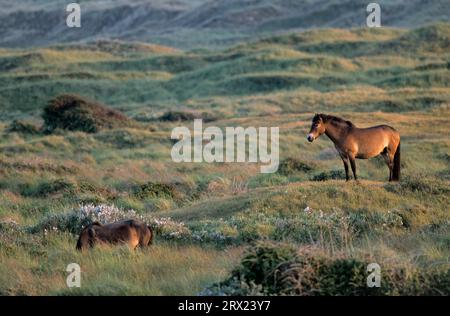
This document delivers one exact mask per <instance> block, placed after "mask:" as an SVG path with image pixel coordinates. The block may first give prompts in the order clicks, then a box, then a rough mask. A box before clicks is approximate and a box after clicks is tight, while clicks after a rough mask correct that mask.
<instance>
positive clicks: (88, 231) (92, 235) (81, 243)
mask: <svg viewBox="0 0 450 316" xmlns="http://www.w3.org/2000/svg"><path fill="white" fill-rule="evenodd" d="M101 226H102V225H101V224H100V223H98V222H94V223H92V224H90V225H88V226H87V227H86V228H84V229H83V231H82V232H81V234H80V237H79V238H78V241H77V250H83V249H86V248H88V247H93V246H94V244H95V241H96V232H95V228H96V227H101Z"/></svg>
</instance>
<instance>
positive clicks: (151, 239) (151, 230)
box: [147, 225, 153, 246]
mask: <svg viewBox="0 0 450 316" xmlns="http://www.w3.org/2000/svg"><path fill="white" fill-rule="evenodd" d="M147 228H148V230H149V231H150V239H149V240H148V246H150V245H151V244H153V229H152V228H151V227H150V226H148V225H147Z"/></svg>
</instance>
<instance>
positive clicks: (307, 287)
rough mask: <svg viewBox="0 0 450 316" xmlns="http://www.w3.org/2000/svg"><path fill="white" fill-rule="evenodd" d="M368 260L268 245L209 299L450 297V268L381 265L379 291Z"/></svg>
mask: <svg viewBox="0 0 450 316" xmlns="http://www.w3.org/2000/svg"><path fill="white" fill-rule="evenodd" d="M369 263H370V262H369V261H366V260H358V259H355V258H345V257H339V256H336V257H330V256H327V255H325V254H324V253H322V252H320V251H313V249H302V250H299V251H296V250H294V249H293V248H292V247H291V246H289V245H284V244H272V243H265V244H259V245H257V246H256V247H251V248H250V249H249V250H248V251H247V253H246V255H245V256H244V258H243V259H242V260H241V263H240V265H239V266H238V267H237V268H236V269H234V270H233V271H232V273H231V275H230V277H229V278H228V279H226V280H225V281H223V282H221V283H218V284H214V285H213V286H212V287H210V288H208V289H206V290H205V291H204V293H207V294H209V295H254V294H255V292H257V293H258V294H265V295H305V296H324V295H326V296H329V295H332V296H341V295H345V296H368V295H448V293H450V278H449V276H450V270H449V269H448V268H447V269H445V268H444V269H424V270H420V271H418V270H416V269H412V270H409V271H407V270H406V269H405V268H404V267H399V266H395V265H393V264H389V265H386V264H380V266H381V283H380V287H368V286H367V277H368V276H369V272H368V271H367V267H368V265H369Z"/></svg>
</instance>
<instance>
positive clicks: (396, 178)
mask: <svg viewBox="0 0 450 316" xmlns="http://www.w3.org/2000/svg"><path fill="white" fill-rule="evenodd" d="M392 180H394V181H399V180H400V142H399V143H398V146H397V150H396V151H395V155H394V170H393V174H392Z"/></svg>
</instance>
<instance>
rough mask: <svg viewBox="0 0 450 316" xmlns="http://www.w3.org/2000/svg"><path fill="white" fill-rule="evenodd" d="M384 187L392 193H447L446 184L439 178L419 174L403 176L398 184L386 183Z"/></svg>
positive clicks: (448, 191)
mask: <svg viewBox="0 0 450 316" xmlns="http://www.w3.org/2000/svg"><path fill="white" fill-rule="evenodd" d="M385 189H386V190H388V191H390V192H394V193H400V194H402V193H422V194H449V193H450V188H449V186H448V184H447V183H446V182H445V181H443V180H440V179H436V178H430V177H425V176H420V175H414V176H405V177H404V178H403V179H401V181H400V184H392V183H388V184H386V185H385Z"/></svg>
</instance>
